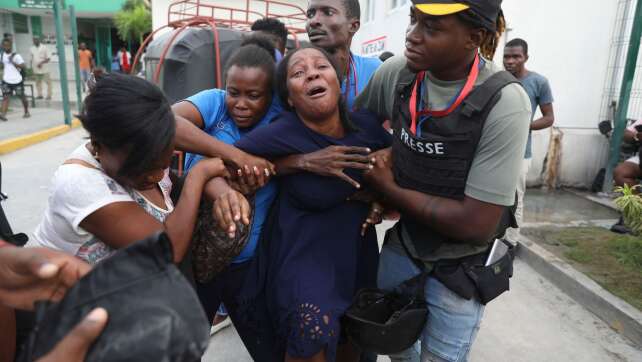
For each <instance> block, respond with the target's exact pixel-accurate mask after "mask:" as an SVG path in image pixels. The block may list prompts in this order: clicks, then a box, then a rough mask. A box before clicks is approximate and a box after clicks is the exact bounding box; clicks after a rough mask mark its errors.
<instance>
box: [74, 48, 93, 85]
mask: <svg viewBox="0 0 642 362" xmlns="http://www.w3.org/2000/svg"><path fill="white" fill-rule="evenodd" d="M78 48H79V49H78V63H79V66H80V79H81V80H82V91H83V93H84V92H85V89H86V83H87V79H89V74H90V73H91V71H92V70H93V69H94V65H95V63H94V57H93V55H92V54H91V50H89V49H87V44H85V43H80V45H79V46H78Z"/></svg>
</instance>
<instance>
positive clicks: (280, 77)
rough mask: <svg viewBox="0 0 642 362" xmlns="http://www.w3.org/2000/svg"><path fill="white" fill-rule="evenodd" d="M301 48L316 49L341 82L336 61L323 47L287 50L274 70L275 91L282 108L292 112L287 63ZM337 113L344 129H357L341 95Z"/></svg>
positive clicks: (307, 46) (305, 46) (309, 46)
mask: <svg viewBox="0 0 642 362" xmlns="http://www.w3.org/2000/svg"><path fill="white" fill-rule="evenodd" d="M303 49H316V50H318V51H319V52H320V53H321V54H323V56H324V57H325V58H326V59H327V60H328V61H329V62H330V64H332V68H334V71H335V72H336V73H337V79H339V83H341V81H342V78H343V77H342V74H343V73H342V72H341V71H340V70H339V66H337V63H336V62H335V61H334V59H333V58H332V56H331V55H330V53H328V52H327V51H326V50H325V49H323V48H319V47H316V46H311V45H304V46H302V47H300V48H298V49H295V50H292V51H290V52H288V53H287V54H286V55H285V57H283V59H282V60H281V62H280V63H279V66H278V68H277V71H276V91H277V93H278V95H279V98H280V99H281V104H282V105H283V108H284V109H285V110H287V111H290V112H293V111H294V108H293V107H292V106H290V103H288V98H289V97H290V91H289V90H288V65H289V63H290V59H291V58H292V56H293V55H294V54H296V53H298V52H300V51H301V50H303ZM339 113H340V117H341V123H342V124H343V127H344V128H345V129H346V131H354V130H356V129H357V128H356V127H355V126H354V124H353V123H352V121H351V120H350V116H349V114H348V106H347V103H346V99H345V97H343V95H342V96H341V97H339Z"/></svg>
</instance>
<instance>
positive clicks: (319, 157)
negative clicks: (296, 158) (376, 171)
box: [300, 146, 375, 188]
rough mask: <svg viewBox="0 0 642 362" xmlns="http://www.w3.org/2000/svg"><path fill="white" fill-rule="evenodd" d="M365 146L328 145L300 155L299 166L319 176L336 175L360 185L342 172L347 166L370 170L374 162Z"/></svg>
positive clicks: (356, 186)
mask: <svg viewBox="0 0 642 362" xmlns="http://www.w3.org/2000/svg"><path fill="white" fill-rule="evenodd" d="M371 152H372V151H371V150H370V149H369V148H366V147H355V146H330V147H326V148H324V149H322V150H319V151H315V152H312V153H307V154H305V155H302V156H301V159H300V162H301V165H300V168H301V169H303V170H305V171H307V172H312V173H315V174H317V175H321V176H328V177H338V178H340V179H342V180H343V181H345V182H347V183H349V184H351V185H352V186H354V187H355V188H361V185H360V184H359V183H358V182H357V181H355V180H354V179H353V178H351V177H350V176H348V175H346V173H345V172H344V170H345V169H347V168H352V169H356V170H370V169H372V167H373V164H374V162H375V160H374V158H373V157H372V155H371V154H370V153H371Z"/></svg>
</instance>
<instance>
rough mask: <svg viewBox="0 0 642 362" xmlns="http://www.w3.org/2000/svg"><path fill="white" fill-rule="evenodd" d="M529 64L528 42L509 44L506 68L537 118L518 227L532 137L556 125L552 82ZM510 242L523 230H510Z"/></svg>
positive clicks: (520, 191)
mask: <svg viewBox="0 0 642 362" xmlns="http://www.w3.org/2000/svg"><path fill="white" fill-rule="evenodd" d="M527 61H528V43H526V41H525V40H523V39H519V38H516V39H513V40H511V41H509V42H508V43H506V47H505V48H504V68H505V69H506V70H507V71H509V72H510V73H511V74H513V75H514V76H515V78H517V79H519V81H520V82H521V83H522V85H523V86H524V89H526V93H527V94H528V98H530V100H531V108H532V109H533V115H532V116H531V128H530V131H529V133H528V142H527V143H526V153H525V155H524V164H523V169H522V174H521V175H520V178H519V182H518V183H517V197H518V201H517V211H516V212H515V218H516V219H517V224H518V225H519V224H521V223H522V219H523V215H524V202H523V201H524V193H525V192H526V175H527V174H528V169H529V168H530V166H531V160H532V155H533V153H532V135H531V133H532V132H533V131H539V130H543V129H547V128H550V127H551V126H553V123H554V122H555V114H554V112H553V92H552V91H551V86H550V85H549V83H548V79H546V77H544V76H543V75H541V74H539V73H535V72H533V71H530V70H528V69H526V62H527ZM538 106H539V109H540V111H541V112H542V117H541V118H538V119H536V120H532V118H533V117H534V116H535V111H536V110H537V107H538ZM507 234H508V239H509V240H511V241H512V242H516V241H518V240H519V235H520V234H519V228H517V229H509V230H508V233H507Z"/></svg>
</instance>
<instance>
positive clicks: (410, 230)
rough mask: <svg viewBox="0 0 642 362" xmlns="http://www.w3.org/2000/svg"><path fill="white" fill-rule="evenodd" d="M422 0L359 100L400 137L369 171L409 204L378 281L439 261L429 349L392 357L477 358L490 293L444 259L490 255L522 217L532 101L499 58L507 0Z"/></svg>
mask: <svg viewBox="0 0 642 362" xmlns="http://www.w3.org/2000/svg"><path fill="white" fill-rule="evenodd" d="M412 3H413V5H412V6H411V9H410V24H409V26H408V28H407V31H406V51H405V56H403V57H400V56H397V57H394V58H391V59H389V60H388V61H386V62H385V63H384V64H383V65H382V66H381V67H380V68H379V70H378V71H377V73H376V74H375V75H374V76H373V78H372V80H371V81H370V83H369V84H368V86H367V88H366V89H365V90H364V92H363V93H361V95H360V96H359V97H358V99H357V101H356V106H357V108H366V109H368V110H370V111H372V112H374V113H376V114H378V115H379V116H380V117H381V118H383V119H390V120H391V121H392V128H393V129H394V137H393V145H392V147H391V148H389V149H386V150H382V151H379V152H377V153H376V154H375V158H376V164H375V167H374V168H373V169H372V170H371V171H367V172H366V176H365V180H366V182H367V183H368V184H369V186H370V187H372V188H374V189H375V190H377V191H378V192H380V193H381V194H383V196H384V198H385V200H386V202H387V204H388V205H387V206H389V207H393V208H395V209H397V210H398V211H399V212H400V214H401V218H400V221H399V222H398V223H397V224H396V225H395V226H394V227H393V228H392V229H391V230H389V231H388V233H387V235H386V240H385V242H384V246H383V249H382V252H381V256H380V262H379V276H378V284H379V287H380V288H382V289H392V288H394V287H396V286H398V285H399V284H400V283H402V282H403V281H405V280H408V279H410V278H412V277H414V276H416V275H418V274H420V273H421V272H422V271H425V272H428V271H432V273H431V274H429V275H428V276H427V277H426V282H425V283H426V284H425V298H426V301H427V304H428V321H427V323H426V325H425V327H424V329H423V332H422V334H421V336H420V337H419V340H420V341H421V354H420V355H419V354H418V353H417V351H418V350H419V349H417V348H410V349H408V350H406V351H404V352H402V353H399V354H396V355H393V356H391V359H392V361H419V360H421V361H453V362H454V361H466V360H467V356H468V353H469V351H470V349H471V345H472V343H473V342H474V339H475V336H476V334H477V331H478V330H479V326H480V322H481V319H482V315H483V312H484V305H483V304H482V300H481V297H479V295H480V293H479V289H478V288H479V287H478V286H476V285H475V284H473V283H471V282H470V281H467V280H466V278H467V275H466V274H465V273H462V274H463V279H455V281H454V282H453V281H452V280H450V281H448V280H447V278H442V276H443V275H444V274H443V273H445V271H444V270H445V268H444V267H443V266H445V265H446V264H447V266H448V267H449V268H451V269H450V270H453V271H456V270H462V266H464V265H466V263H468V262H469V261H471V260H472V261H473V262H474V263H475V264H474V265H477V263H481V265H482V266H483V265H484V262H485V260H486V257H487V254H488V251H489V247H490V246H491V245H492V244H493V242H494V240H495V239H497V238H501V237H502V236H503V234H504V232H505V230H506V229H507V228H508V227H510V226H512V227H514V226H516V225H515V223H514V222H512V221H511V220H514V218H512V217H511V216H512V213H511V212H509V210H510V208H511V207H512V206H513V205H514V204H515V191H516V186H517V180H518V177H519V174H520V170H521V165H522V158H523V153H524V149H525V147H526V139H527V135H528V128H529V121H530V116H531V106H530V101H529V99H528V96H527V95H526V93H525V91H524V90H523V88H522V87H521V85H520V84H519V83H518V81H517V80H516V79H515V78H514V77H513V76H512V75H510V74H509V73H507V72H504V71H501V68H500V67H499V66H497V65H495V64H493V63H492V61H491V59H492V57H493V55H494V53H495V49H496V46H497V43H498V39H499V38H500V36H501V33H502V31H503V30H504V28H505V21H504V17H503V14H502V11H501V0H451V1H445V0H413V1H412ZM392 84H394V85H395V86H391V85H392ZM442 271H443V273H440V272H442ZM452 275H455V274H452ZM457 275H461V274H457ZM506 278H508V277H507V276H506ZM495 282H496V279H492V280H491V283H495ZM506 283H507V280H506ZM485 302H487V301H484V303H485Z"/></svg>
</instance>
